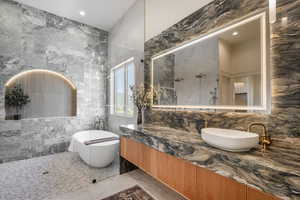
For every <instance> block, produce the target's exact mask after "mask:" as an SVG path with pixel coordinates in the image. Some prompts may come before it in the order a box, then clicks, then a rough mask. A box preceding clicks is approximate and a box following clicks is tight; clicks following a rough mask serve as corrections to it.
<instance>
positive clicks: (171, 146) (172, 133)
mask: <svg viewBox="0 0 300 200" xmlns="http://www.w3.org/2000/svg"><path fill="white" fill-rule="evenodd" d="M120 130H121V131H122V132H123V136H125V137H128V138H132V139H134V140H136V141H139V142H142V143H144V144H145V145H147V146H150V147H152V148H154V149H157V150H159V151H161V152H165V153H168V154H171V155H173V156H176V157H178V158H181V159H184V160H187V161H190V162H191V163H193V164H195V165H198V166H200V167H204V168H207V169H210V170H212V171H214V172H216V173H218V174H221V175H223V176H226V177H229V178H232V179H234V180H236V181H238V182H240V183H244V184H246V185H250V186H252V187H255V188H257V189H259V190H262V191H264V192H266V193H270V194H273V195H275V196H278V197H280V198H282V199H300V157H299V154H297V153H296V152H295V154H293V152H290V154H287V153H286V152H284V153H281V152H280V151H279V150H278V151H276V150H273V149H272V150H268V151H267V152H265V153H262V151H261V150H260V149H259V148H260V147H257V148H256V149H252V150H251V151H249V152H245V153H233V152H227V151H223V150H220V149H216V148H214V147H212V146H210V145H208V144H206V143H205V142H204V141H203V140H202V139H201V136H200V134H198V133H195V132H187V131H182V130H179V129H174V128H169V127H162V126H156V125H150V124H147V125H144V127H138V126H135V125H122V126H120ZM293 155H294V157H293Z"/></svg>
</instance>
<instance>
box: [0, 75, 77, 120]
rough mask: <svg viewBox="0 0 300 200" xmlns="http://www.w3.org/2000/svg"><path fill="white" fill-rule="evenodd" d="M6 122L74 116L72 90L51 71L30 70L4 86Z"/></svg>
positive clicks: (62, 79)
mask: <svg viewBox="0 0 300 200" xmlns="http://www.w3.org/2000/svg"><path fill="white" fill-rule="evenodd" d="M5 113H6V119H7V120H18V119H25V118H44V117H61V116H75V115H76V88H75V86H74V85H73V83H72V82H71V81H69V80H68V79H67V78H65V77H64V76H62V75H61V74H58V73H56V72H53V71H48V70H30V71H25V72H22V73H20V74H17V75H16V76H14V77H12V78H11V79H10V80H9V81H8V82H7V83H6V84H5Z"/></svg>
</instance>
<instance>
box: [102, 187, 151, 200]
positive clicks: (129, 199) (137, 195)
mask: <svg viewBox="0 0 300 200" xmlns="http://www.w3.org/2000/svg"><path fill="white" fill-rule="evenodd" d="M102 200H155V199H153V198H152V197H151V196H150V195H149V194H147V192H145V191H144V190H143V189H142V188H140V187H139V186H137V185H136V186H134V187H132V188H129V189H127V190H124V191H122V192H119V193H117V194H114V195H112V196H110V197H107V198H104V199H102Z"/></svg>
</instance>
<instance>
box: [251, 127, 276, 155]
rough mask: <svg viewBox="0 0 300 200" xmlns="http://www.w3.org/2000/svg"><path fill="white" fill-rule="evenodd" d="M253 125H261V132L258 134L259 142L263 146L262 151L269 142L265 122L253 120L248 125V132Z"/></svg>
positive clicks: (269, 138)
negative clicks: (260, 134)
mask: <svg viewBox="0 0 300 200" xmlns="http://www.w3.org/2000/svg"><path fill="white" fill-rule="evenodd" d="M253 126H261V127H263V134H262V136H260V140H259V143H260V144H262V146H263V151H266V150H267V147H268V146H269V145H270V144H271V137H270V136H269V134H268V131H267V127H266V125H265V124H263V123H260V122H253V123H251V124H249V126H248V132H251V129H252V127H253Z"/></svg>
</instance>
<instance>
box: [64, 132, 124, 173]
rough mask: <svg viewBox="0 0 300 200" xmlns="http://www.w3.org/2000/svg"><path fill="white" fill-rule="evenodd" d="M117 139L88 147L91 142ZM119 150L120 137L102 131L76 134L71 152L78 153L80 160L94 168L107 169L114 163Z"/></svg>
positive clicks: (70, 148)
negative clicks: (111, 138)
mask: <svg viewBox="0 0 300 200" xmlns="http://www.w3.org/2000/svg"><path fill="white" fill-rule="evenodd" d="M110 137H117V138H118V139H117V140H113V141H108V142H101V143H96V144H90V145H86V144H85V142H88V141H91V140H98V139H105V138H110ZM118 149H119V136H118V135H116V134H114V133H111V132H107V131H102V130H89V131H81V132H78V133H75V134H74V135H73V136H72V140H71V143H70V146H69V151H71V152H78V154H79V156H80V158H81V159H82V160H83V161H84V162H85V163H86V164H88V165H90V166H92V167H97V168H101V167H106V166H108V165H109V164H110V163H112V162H113V160H114V158H115V155H116V154H117V151H118Z"/></svg>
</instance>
